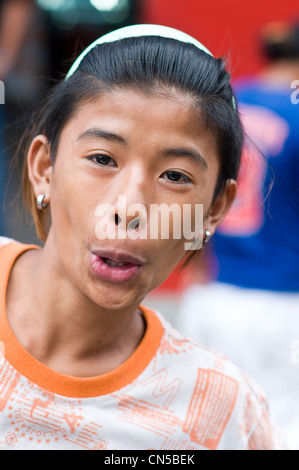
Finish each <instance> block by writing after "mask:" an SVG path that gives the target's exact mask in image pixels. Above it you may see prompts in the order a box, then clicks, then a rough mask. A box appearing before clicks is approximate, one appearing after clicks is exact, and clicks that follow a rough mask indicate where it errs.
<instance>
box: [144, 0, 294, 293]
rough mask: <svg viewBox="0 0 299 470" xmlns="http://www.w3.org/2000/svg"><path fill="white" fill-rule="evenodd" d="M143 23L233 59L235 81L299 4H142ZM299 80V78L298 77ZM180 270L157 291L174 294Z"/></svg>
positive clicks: (164, 0) (168, 0)
mask: <svg viewBox="0 0 299 470" xmlns="http://www.w3.org/2000/svg"><path fill="white" fill-rule="evenodd" d="M140 2H141V4H142V7H141V21H142V22H144V23H154V24H162V25H165V26H171V27H173V28H178V29H181V30H182V31H184V32H186V33H188V34H191V36H194V37H195V38H196V39H198V40H199V41H200V42H202V43H203V44H204V45H205V46H206V47H207V48H208V49H209V50H210V51H211V52H212V53H213V54H214V55H215V56H216V57H219V56H223V55H224V56H226V57H229V58H230V60H229V68H230V70H231V73H232V76H233V78H237V77H239V76H241V75H245V74H252V73H255V72H257V71H258V70H260V69H261V67H262V65H263V59H262V57H261V55H260V53H259V47H258V41H257V37H258V32H259V30H260V28H261V27H262V26H263V25H265V24H266V23H269V22H273V21H290V20H293V19H296V18H297V19H298V20H299V3H298V0H272V1H269V0H251V1H250V2H248V1H244V0H140ZM298 79H299V77H298ZM181 279H182V278H181V277H179V274H178V270H176V271H174V273H173V274H171V276H170V277H169V278H168V279H167V281H166V282H165V283H164V284H163V285H162V286H161V287H160V288H159V289H157V290H156V292H161V291H163V292H164V291H165V290H166V291H174V290H177V289H179V287H180V286H182V284H181Z"/></svg>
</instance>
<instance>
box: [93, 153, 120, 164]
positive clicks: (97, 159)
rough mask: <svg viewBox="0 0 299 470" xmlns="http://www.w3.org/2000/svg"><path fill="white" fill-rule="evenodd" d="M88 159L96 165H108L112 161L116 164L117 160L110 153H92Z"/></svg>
mask: <svg viewBox="0 0 299 470" xmlns="http://www.w3.org/2000/svg"><path fill="white" fill-rule="evenodd" d="M87 159H88V160H89V161H91V162H92V163H95V164H96V165H102V166H108V165H109V164H110V163H113V164H115V161H114V160H113V159H112V158H111V157H109V156H108V155H101V154H99V155H91V156H90V157H87Z"/></svg>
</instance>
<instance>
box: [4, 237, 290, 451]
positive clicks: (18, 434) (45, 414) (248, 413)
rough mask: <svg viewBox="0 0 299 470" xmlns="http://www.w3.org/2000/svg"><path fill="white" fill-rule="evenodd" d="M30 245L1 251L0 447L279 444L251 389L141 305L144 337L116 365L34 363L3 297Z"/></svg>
mask: <svg viewBox="0 0 299 470" xmlns="http://www.w3.org/2000/svg"><path fill="white" fill-rule="evenodd" d="M30 248H32V247H31V246H26V245H22V244H20V243H10V244H8V245H7V246H4V247H3V248H1V250H0V266H1V274H0V351H1V353H2V354H0V357H1V359H0V449H1V450H10V449H12V450H59V449H60V450H76V449H78V450H80V449H82V450H83V449H95V450H100V449H106V450H126V449H129V450H139V449H141V450H147V449H151V450H201V449H212V450H213V449H232V450H237V449H260V450H262V449H282V448H284V447H283V444H282V443H281V439H280V433H279V431H278V430H277V429H276V427H275V426H274V425H272V423H271V421H270V419H269V415H268V409H267V403H266V400H265V398H264V395H263V393H262V392H261V391H260V390H259V389H258V387H257V386H256V385H255V384H254V383H253V382H252V381H251V380H250V379H248V378H247V377H245V376H244V375H243V374H242V373H241V371H240V370H239V369H238V368H236V367H235V366H234V365H233V364H232V363H231V362H229V360H227V359H226V358H225V357H223V356H222V355H220V354H218V353H216V352H214V351H211V350H208V349H206V348H204V347H202V346H199V345H197V344H196V343H195V342H194V341H193V340H191V339H190V338H187V339H186V338H184V337H182V336H181V335H180V334H179V333H178V332H177V331H175V330H173V329H172V327H171V326H170V325H169V324H168V323H167V322H166V321H165V320H164V319H163V318H162V317H161V316H160V315H159V314H158V313H156V312H154V311H152V310H150V309H148V308H146V307H144V306H140V308H141V310H142V312H143V314H144V318H145V320H146V323H147V328H146V333H145V335H144V338H143V340H142V341H141V343H140V344H139V346H138V348H137V349H136V351H135V352H134V353H133V355H132V356H131V357H130V358H129V359H128V360H127V361H126V362H125V363H123V364H122V365H121V366H120V367H118V368H117V369H116V370H113V371H112V372H109V373H107V374H104V375H102V376H99V377H91V378H76V377H71V376H67V375H63V374H60V373H57V372H55V371H54V370H52V369H49V368H48V367H46V366H45V365H43V364H42V363H40V362H39V361H37V360H36V359H35V358H34V357H33V356H31V355H30V354H29V353H28V352H27V351H26V350H25V349H24V348H23V347H22V346H21V344H20V343H19V342H18V340H17V339H16V337H15V336H14V334H13V332H12V330H11V328H10V326H9V323H8V320H7V317H6V303H5V298H6V289H7V282H8V278H9V274H10V271H11V268H12V266H13V263H14V261H15V260H16V258H17V256H19V255H20V254H21V253H23V252H24V251H25V250H28V249H30Z"/></svg>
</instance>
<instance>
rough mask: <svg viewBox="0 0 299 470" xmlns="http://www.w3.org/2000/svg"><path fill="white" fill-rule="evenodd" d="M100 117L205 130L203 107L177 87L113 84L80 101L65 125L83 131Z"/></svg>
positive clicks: (172, 127) (182, 128)
mask: <svg viewBox="0 0 299 470" xmlns="http://www.w3.org/2000/svg"><path fill="white" fill-rule="evenodd" d="M99 119H100V120H103V119H106V120H109V121H110V122H111V123H112V122H114V123H115V124H116V123H117V122H118V123H119V124H120V121H121V120H125V121H127V123H128V125H129V121H131V120H134V121H138V127H141V126H142V125H144V124H146V125H147V126H149V125H150V126H151V127H156V128H157V127H158V123H159V125H161V123H163V122H164V123H165V124H166V122H167V125H171V130H175V131H180V132H181V133H183V132H187V133H188V132H189V133H191V132H192V131H195V133H196V134H198V135H202V134H203V131H205V133H206V129H205V125H204V122H203V118H202V114H201V111H200V108H199V107H198V106H197V105H196V103H195V100H194V98H192V97H191V96H190V95H189V94H188V93H183V92H178V91H176V90H174V89H172V90H171V89H165V90H163V89H161V90H159V91H156V92H151V93H145V92H141V91H139V90H135V89H132V88H114V89H113V90H110V91H105V92H101V93H100V94H99V95H98V97H97V98H93V99H92V100H91V101H86V102H83V103H81V105H79V106H78V108H77V110H76V112H75V113H74V115H73V116H72V118H71V119H70V120H69V122H68V123H67V125H66V126H65V127H72V128H73V129H74V130H77V131H79V132H81V131H82V128H85V127H89V126H90V124H91V122H95V120H99Z"/></svg>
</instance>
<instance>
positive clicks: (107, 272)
mask: <svg viewBox="0 0 299 470" xmlns="http://www.w3.org/2000/svg"><path fill="white" fill-rule="evenodd" d="M115 263H121V264H120V265H115ZM143 265H144V260H142V259H141V258H137V257H136V256H133V255H131V254H128V253H124V252H112V251H98V250H95V251H94V250H93V251H92V252H91V254H90V267H91V271H92V273H93V274H94V275H95V276H96V277H97V278H99V279H102V280H104V281H110V282H115V283H117V282H124V281H128V280H131V279H133V278H134V277H135V276H136V275H137V274H138V273H139V272H140V270H141V269H142V267H143Z"/></svg>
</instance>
